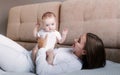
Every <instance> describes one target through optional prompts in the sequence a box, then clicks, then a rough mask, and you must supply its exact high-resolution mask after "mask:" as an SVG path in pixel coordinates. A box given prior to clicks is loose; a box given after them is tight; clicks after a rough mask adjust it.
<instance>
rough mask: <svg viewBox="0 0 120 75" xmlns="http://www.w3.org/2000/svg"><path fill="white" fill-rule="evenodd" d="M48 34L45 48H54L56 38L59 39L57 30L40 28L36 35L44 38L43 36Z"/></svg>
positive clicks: (59, 35)
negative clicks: (47, 30) (50, 30)
mask: <svg viewBox="0 0 120 75" xmlns="http://www.w3.org/2000/svg"><path fill="white" fill-rule="evenodd" d="M46 35H48V37H47V45H46V48H47V49H54V47H55V44H56V43H57V41H58V40H61V39H62V38H61V34H60V33H59V32H58V31H56V30H55V31H52V32H46V31H45V30H40V31H39V32H38V36H40V37H43V38H45V36H46Z"/></svg>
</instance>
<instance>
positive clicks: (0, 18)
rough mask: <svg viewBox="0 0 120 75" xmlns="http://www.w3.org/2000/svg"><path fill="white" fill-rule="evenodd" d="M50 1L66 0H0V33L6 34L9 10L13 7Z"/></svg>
mask: <svg viewBox="0 0 120 75" xmlns="http://www.w3.org/2000/svg"><path fill="white" fill-rule="evenodd" d="M50 1H64V0H0V34H3V35H6V28H7V21H8V12H9V9H10V8H11V7H14V6H18V5H25V4H32V3H40V2H50Z"/></svg>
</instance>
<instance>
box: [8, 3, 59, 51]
mask: <svg viewBox="0 0 120 75" xmlns="http://www.w3.org/2000/svg"><path fill="white" fill-rule="evenodd" d="M60 4H61V2H46V3H38V4H30V5H22V6H16V7H13V8H11V9H10V12H9V19H8V27H7V36H8V37H9V38H11V39H13V40H15V41H17V42H18V43H19V44H21V45H23V46H24V47H25V48H27V49H32V48H33V46H34V45H35V38H34V37H33V28H34V27H35V25H36V23H37V21H41V17H42V15H43V13H45V12H48V11H50V12H54V13H55V15H56V17H57V22H58V24H59V8H60ZM57 27H58V26H57Z"/></svg>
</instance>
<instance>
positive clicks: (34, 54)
mask: <svg viewBox="0 0 120 75" xmlns="http://www.w3.org/2000/svg"><path fill="white" fill-rule="evenodd" d="M37 52H38V45H36V46H35V47H34V48H33V50H32V60H33V62H34V63H35V60H36V54H37Z"/></svg>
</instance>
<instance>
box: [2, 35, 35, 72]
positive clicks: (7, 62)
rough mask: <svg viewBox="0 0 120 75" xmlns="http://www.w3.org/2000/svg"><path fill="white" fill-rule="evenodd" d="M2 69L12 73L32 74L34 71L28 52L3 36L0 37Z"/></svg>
mask: <svg viewBox="0 0 120 75" xmlns="http://www.w3.org/2000/svg"><path fill="white" fill-rule="evenodd" d="M0 67H1V68H2V69H3V70H5V71H11V72H30V71H32V70H33V64H32V61H31V57H30V55H29V53H28V51H27V50H26V49H24V48H23V47H22V46H20V45H19V44H17V43H15V42H14V41H12V40H10V39H8V38H6V37H4V36H2V35H0Z"/></svg>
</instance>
